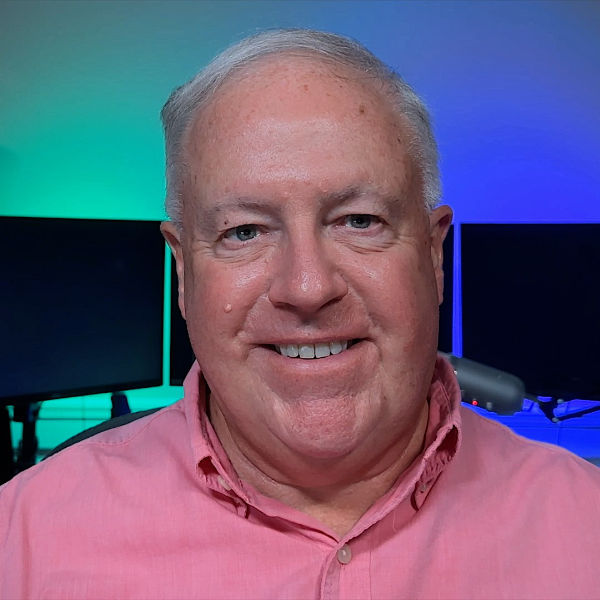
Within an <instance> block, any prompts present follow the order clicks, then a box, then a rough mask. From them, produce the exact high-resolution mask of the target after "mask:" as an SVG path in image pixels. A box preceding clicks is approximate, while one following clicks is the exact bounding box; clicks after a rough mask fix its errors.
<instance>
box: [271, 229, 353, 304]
mask: <svg viewBox="0 0 600 600" xmlns="http://www.w3.org/2000/svg"><path fill="white" fill-rule="evenodd" d="M326 246H327V244H326V243H323V242H322V241H321V240H319V239H318V238H317V237H314V236H308V235H306V236H302V238H301V240H296V241H291V240H289V241H288V243H287V244H286V245H285V247H284V248H282V249H281V252H280V254H279V256H278V257H277V259H276V261H277V268H276V269H275V272H274V273H273V278H272V280H271V284H270V287H269V294H268V295H269V300H270V301H271V303H272V304H273V305H274V306H277V307H279V308H287V309H289V310H294V311H297V312H298V313H301V314H303V315H310V314H314V313H316V312H317V311H318V310H319V309H321V308H323V307H324V306H326V305H328V304H330V303H332V302H335V301H336V300H340V299H341V298H343V297H344V296H345V295H346V294H347V293H348V285H347V283H346V281H345V279H344V277H343V276H342V274H341V272H340V265H339V263H336V260H335V258H334V257H332V256H331V252H330V251H328V248H327V247H326Z"/></svg>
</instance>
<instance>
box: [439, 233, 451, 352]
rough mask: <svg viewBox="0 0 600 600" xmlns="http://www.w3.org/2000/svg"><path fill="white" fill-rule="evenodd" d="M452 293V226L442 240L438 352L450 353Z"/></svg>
mask: <svg viewBox="0 0 600 600" xmlns="http://www.w3.org/2000/svg"><path fill="white" fill-rule="evenodd" d="M453 291H454V225H451V226H450V229H449V230H448V235H446V239H445V240H444V301H443V302H442V304H441V305H440V331H439V336H438V350H441V351H442V352H447V353H451V352H452V306H453V303H452V294H453Z"/></svg>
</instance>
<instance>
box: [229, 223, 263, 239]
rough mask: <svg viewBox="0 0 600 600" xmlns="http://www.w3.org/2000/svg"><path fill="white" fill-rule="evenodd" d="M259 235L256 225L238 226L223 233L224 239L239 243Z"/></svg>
mask: <svg viewBox="0 0 600 600" xmlns="http://www.w3.org/2000/svg"><path fill="white" fill-rule="evenodd" d="M258 235H260V232H259V231H258V226H257V225H248V224H246V225H238V226H237V227H233V228H232V229H229V230H228V231H226V232H225V237H226V238H229V239H231V238H234V239H236V240H238V241H240V242H247V241H249V240H252V239H254V238H255V237H257V236H258Z"/></svg>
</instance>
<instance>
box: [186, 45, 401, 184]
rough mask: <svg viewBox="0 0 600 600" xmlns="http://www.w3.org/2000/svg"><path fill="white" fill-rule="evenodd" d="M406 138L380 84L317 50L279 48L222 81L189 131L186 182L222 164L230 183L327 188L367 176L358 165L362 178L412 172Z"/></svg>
mask: <svg viewBox="0 0 600 600" xmlns="http://www.w3.org/2000/svg"><path fill="white" fill-rule="evenodd" d="M408 145H409V134H408V129H407V128H406V127H405V125H404V123H403V121H402V118H401V117H399V116H398V114H397V112H395V111H394V110H393V107H392V105H391V102H390V99H389V94H388V93H387V92H386V90H385V86H384V84H382V83H381V82H379V81H378V80H374V79H373V78H372V77H369V76H367V75H365V74H363V73H360V72H358V71H357V70H355V69H353V68H350V67H346V66H341V65H338V64H332V63H329V62H326V61H323V60H317V59H315V58H313V57H306V56H285V57H280V56H278V57H268V58H264V59H261V60H259V61H258V62H257V63H256V64H251V65H250V66H248V67H246V68H245V69H243V70H242V71H240V72H236V73H235V74H234V75H232V76H230V77H229V78H228V79H227V80H226V81H225V82H224V83H223V84H222V86H221V87H220V88H219V89H218V90H217V92H216V94H215V96H214V97H213V98H212V100H211V102H210V104H209V105H208V106H207V107H205V108H204V109H203V110H202V111H201V112H200V114H199V115H198V117H197V118H196V120H195V122H194V123H193V125H192V127H191V128H190V130H189V134H188V137H187V153H186V154H187V156H186V158H187V163H188V165H189V170H190V175H191V176H192V177H191V178H190V182H191V183H192V185H194V181H195V182H198V181H201V182H202V187H203V188H204V189H208V188H210V186H211V183H213V182H215V181H217V180H219V181H220V182H221V183H222V181H223V177H221V178H219V175H224V173H225V172H226V173H227V177H228V187H235V184H236V179H237V178H238V177H239V180H240V182H243V185H248V182H249V180H251V179H252V178H253V177H254V176H256V177H258V178H259V179H261V178H262V179H263V180H264V178H265V177H267V175H269V176H270V177H276V176H277V177H279V178H281V179H285V180H286V181H287V182H291V181H292V180H294V181H297V180H301V179H304V180H306V181H308V182H310V183H313V184H314V183H317V182H319V183H320V184H322V187H325V188H327V186H328V182H327V181H326V180H327V179H328V178H331V179H336V178H337V179H339V175H340V174H341V173H342V172H344V173H345V174H344V176H345V177H347V178H349V179H348V180H347V181H346V182H345V183H344V185H345V186H346V187H347V186H352V185H355V184H357V183H359V184H362V183H364V182H363V181H352V180H351V179H352V176H353V175H352V174H351V173H350V171H351V170H352V169H354V170H355V171H356V173H354V175H355V176H356V177H357V178H359V179H360V178H361V177H362V178H363V179H365V178H366V179H373V178H379V179H381V178H386V177H388V176H389V171H390V169H392V170H395V172H396V175H397V177H398V178H406V176H407V174H408V171H412V170H413V169H410V168H409V166H408V163H409V159H408V156H407V151H406V149H407V147H408ZM383 171H385V172H386V174H385V175H384V174H383ZM339 183H341V182H339ZM367 183H370V184H379V183H380V181H368V182H367ZM336 185H337V183H336ZM323 191H325V192H334V193H335V192H336V190H335V189H324V190H323ZM197 192H198V190H196V193H194V196H197V195H198V194H197ZM201 195H202V194H201Z"/></svg>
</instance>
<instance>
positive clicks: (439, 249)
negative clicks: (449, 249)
mask: <svg viewBox="0 0 600 600" xmlns="http://www.w3.org/2000/svg"><path fill="white" fill-rule="evenodd" d="M451 223H452V209H451V208H450V207H449V206H445V205H444V206H438V207H437V208H435V209H433V210H432V211H431V212H430V213H429V235H430V241H431V263H432V264H433V270H434V273H435V280H436V284H437V292H438V304H441V303H442V300H443V299H444V269H443V266H444V239H445V238H446V234H447V233H448V229H450V224H451Z"/></svg>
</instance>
